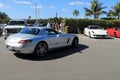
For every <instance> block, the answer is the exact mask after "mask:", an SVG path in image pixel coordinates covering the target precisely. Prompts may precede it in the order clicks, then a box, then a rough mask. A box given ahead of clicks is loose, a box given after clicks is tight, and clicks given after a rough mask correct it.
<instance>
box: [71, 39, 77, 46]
mask: <svg viewBox="0 0 120 80" xmlns="http://www.w3.org/2000/svg"><path fill="white" fill-rule="evenodd" d="M77 45H78V38H74V39H73V42H72V45H71V46H72V47H77Z"/></svg>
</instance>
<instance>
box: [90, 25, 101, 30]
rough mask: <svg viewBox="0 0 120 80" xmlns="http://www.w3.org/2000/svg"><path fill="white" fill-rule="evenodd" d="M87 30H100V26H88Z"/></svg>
mask: <svg viewBox="0 0 120 80" xmlns="http://www.w3.org/2000/svg"><path fill="white" fill-rule="evenodd" d="M89 28H90V29H101V27H100V26H90V27H89Z"/></svg>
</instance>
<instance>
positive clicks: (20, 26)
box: [5, 25, 26, 29]
mask: <svg viewBox="0 0 120 80" xmlns="http://www.w3.org/2000/svg"><path fill="white" fill-rule="evenodd" d="M24 27H26V26H24V25H11V26H9V25H8V26H6V27H5V29H6V28H10V29H12V28H24Z"/></svg>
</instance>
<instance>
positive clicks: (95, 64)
mask: <svg viewBox="0 0 120 80" xmlns="http://www.w3.org/2000/svg"><path fill="white" fill-rule="evenodd" d="M78 36H79V39H80V41H79V45H78V47H77V48H75V49H73V48H64V49H58V50H55V51H51V52H49V53H48V55H47V56H46V57H44V58H38V57H36V56H33V55H24V54H16V53H14V52H11V51H8V50H7V49H6V48H5V46H4V39H3V37H0V80H120V39H119V38H109V39H90V38H88V37H86V36H83V35H78Z"/></svg>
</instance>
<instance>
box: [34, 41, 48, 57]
mask: <svg viewBox="0 0 120 80" xmlns="http://www.w3.org/2000/svg"><path fill="white" fill-rule="evenodd" d="M47 51H48V46H47V44H46V43H45V42H40V43H39V44H38V45H37V46H36V48H35V53H36V55H37V56H38V57H43V56H45V55H46V53H47Z"/></svg>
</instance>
